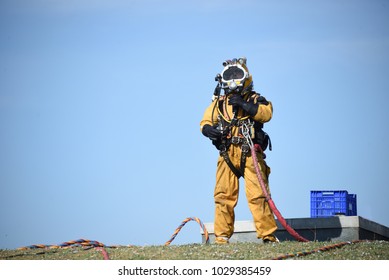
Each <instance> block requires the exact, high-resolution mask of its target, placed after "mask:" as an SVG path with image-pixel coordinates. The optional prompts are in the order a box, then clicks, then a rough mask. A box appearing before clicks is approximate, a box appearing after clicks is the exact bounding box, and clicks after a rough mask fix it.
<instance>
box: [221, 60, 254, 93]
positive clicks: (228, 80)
mask: <svg viewBox="0 0 389 280" xmlns="http://www.w3.org/2000/svg"><path fill="white" fill-rule="evenodd" d="M246 62H247V59H246V58H245V57H241V58H238V59H236V58H234V59H232V60H226V61H224V62H223V66H224V69H223V71H222V72H221V73H220V74H219V75H218V76H217V77H219V82H220V83H221V85H222V88H223V89H224V92H225V93H226V94H229V93H239V94H241V95H244V94H245V93H246V92H247V91H250V90H252V88H253V77H252V76H251V75H250V73H249V70H248V68H247V66H246Z"/></svg>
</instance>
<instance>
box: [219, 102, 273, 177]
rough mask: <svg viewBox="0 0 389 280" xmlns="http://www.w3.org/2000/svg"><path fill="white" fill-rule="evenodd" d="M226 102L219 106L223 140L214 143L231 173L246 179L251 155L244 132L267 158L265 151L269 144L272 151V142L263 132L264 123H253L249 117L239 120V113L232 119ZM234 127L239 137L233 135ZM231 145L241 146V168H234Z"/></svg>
mask: <svg viewBox="0 0 389 280" xmlns="http://www.w3.org/2000/svg"><path fill="white" fill-rule="evenodd" d="M225 101H226V100H225V99H222V100H219V101H218V106H217V107H218V129H219V130H220V131H221V132H222V138H221V140H217V141H214V142H213V144H214V145H215V146H216V148H217V149H218V150H219V153H220V156H222V157H223V159H224V161H225V162H226V163H227V165H228V166H229V167H230V169H231V171H232V172H233V173H234V174H235V176H236V177H238V178H240V177H244V170H245V167H246V158H247V156H248V154H249V153H250V146H249V143H248V142H247V140H246V138H245V136H244V131H243V130H245V131H248V132H249V135H250V137H251V139H252V141H253V143H255V147H256V149H257V151H260V152H262V155H263V157H265V154H264V153H263V151H264V150H265V149H266V148H267V146H268V144H269V143H270V145H269V149H270V150H271V142H270V138H269V136H268V135H267V133H266V132H264V131H263V130H262V128H263V124H262V123H260V122H255V121H253V120H252V119H251V118H250V117H249V116H243V117H241V118H239V119H238V118H237V116H236V115H237V113H234V116H233V117H232V118H230V116H228V113H227V110H226V105H225ZM234 127H237V128H238V129H237V130H238V135H232V130H233V128H234ZM231 145H239V146H240V148H241V158H240V166H239V168H236V167H235V166H234V164H233V163H232V162H231V159H230V157H229V155H228V149H229V148H230V146H231Z"/></svg>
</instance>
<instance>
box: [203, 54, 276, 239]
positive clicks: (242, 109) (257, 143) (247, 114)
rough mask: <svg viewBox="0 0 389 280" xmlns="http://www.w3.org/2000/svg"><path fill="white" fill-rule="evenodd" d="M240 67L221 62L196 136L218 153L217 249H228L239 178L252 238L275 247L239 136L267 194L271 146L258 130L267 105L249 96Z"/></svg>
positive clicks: (241, 62) (268, 114)
mask: <svg viewBox="0 0 389 280" xmlns="http://www.w3.org/2000/svg"><path fill="white" fill-rule="evenodd" d="M246 62H247V60H246V58H245V57H242V58H239V59H232V60H227V61H225V62H223V67H224V68H223V71H222V72H221V73H220V74H218V75H217V76H216V78H215V80H216V81H217V82H218V84H217V86H216V88H215V92H214V96H213V100H212V103H211V104H210V105H209V106H208V108H207V109H206V110H205V112H204V116H203V119H202V120H201V122H200V129H201V132H202V134H203V135H204V136H206V137H208V138H209V139H211V140H212V143H213V144H214V145H215V146H216V148H217V149H218V150H219V157H218V161H217V170H216V184H215V189H214V201H215V221H214V231H215V243H217V244H226V243H228V242H229V239H230V238H231V236H232V235H233V233H234V222H235V212H234V208H235V206H236V205H237V202H238V194H239V178H240V177H243V178H244V182H245V192H246V197H247V201H248V205H249V209H250V211H251V214H252V216H253V220H254V223H255V229H256V233H257V238H259V239H262V240H263V242H266V243H267V242H279V241H278V239H277V237H276V236H275V235H274V232H275V231H276V229H277V225H276V222H275V218H274V215H273V212H272V210H271V208H270V206H269V204H268V203H267V201H266V198H265V196H264V194H263V191H262V189H261V186H260V184H259V182H258V178H257V175H256V172H255V168H254V163H253V160H252V156H251V153H250V146H249V145H248V143H247V140H246V138H245V137H244V133H243V129H248V130H249V135H250V137H251V139H252V142H253V143H254V147H255V151H256V153H257V158H258V164H259V166H260V170H261V171H260V172H261V173H262V174H261V176H262V178H263V180H264V182H265V185H266V188H267V191H268V192H269V193H270V190H269V183H268V182H269V175H270V167H269V166H268V165H267V164H266V161H265V158H266V155H265V153H264V151H265V150H266V149H267V147H269V149H270V150H271V142H270V138H269V136H268V135H267V133H266V132H264V131H263V124H264V123H266V122H268V121H270V119H271V118H272V115H273V105H272V103H271V102H270V101H268V100H267V99H266V98H265V97H263V96H262V95H261V94H259V93H257V92H255V91H254V90H253V78H252V75H251V74H250V73H249V70H248V68H247V65H246ZM221 90H223V93H224V94H221Z"/></svg>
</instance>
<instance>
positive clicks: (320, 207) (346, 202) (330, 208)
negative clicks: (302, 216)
mask: <svg viewBox="0 0 389 280" xmlns="http://www.w3.org/2000/svg"><path fill="white" fill-rule="evenodd" d="M335 215H346V216H356V215H357V195H356V194H349V193H348V192H347V191H311V218H318V217H332V216H335Z"/></svg>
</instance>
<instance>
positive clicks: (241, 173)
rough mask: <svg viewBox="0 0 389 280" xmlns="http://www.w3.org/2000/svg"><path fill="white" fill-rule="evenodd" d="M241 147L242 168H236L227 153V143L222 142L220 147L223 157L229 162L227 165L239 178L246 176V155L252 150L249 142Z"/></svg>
mask: <svg viewBox="0 0 389 280" xmlns="http://www.w3.org/2000/svg"><path fill="white" fill-rule="evenodd" d="M241 149H242V154H241V156H240V168H239V169H238V168H236V167H235V166H234V165H233V164H232V162H231V159H230V157H229V156H228V153H227V150H228V148H227V147H226V146H225V144H222V145H221V149H220V155H221V156H222V157H223V159H224V161H225V162H226V163H227V165H228V167H229V168H230V169H231V171H232V173H234V174H235V176H236V177H238V179H239V178H240V177H243V178H244V169H245V167H246V157H247V154H248V152H249V151H250V146H249V145H247V144H243V145H242V146H241Z"/></svg>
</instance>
